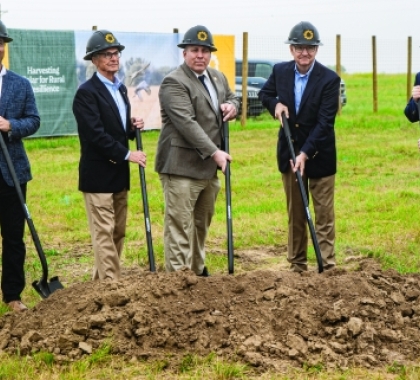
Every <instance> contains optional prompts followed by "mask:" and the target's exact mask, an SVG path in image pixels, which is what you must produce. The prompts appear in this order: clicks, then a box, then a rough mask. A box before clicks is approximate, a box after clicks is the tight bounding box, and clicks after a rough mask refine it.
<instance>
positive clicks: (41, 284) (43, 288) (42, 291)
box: [0, 133, 64, 298]
mask: <svg viewBox="0 0 420 380" xmlns="http://www.w3.org/2000/svg"><path fill="white" fill-rule="evenodd" d="M0 145H1V150H2V152H3V155H4V157H5V159H6V162H7V166H8V168H9V172H10V175H11V176H12V179H13V183H14V185H15V189H16V192H17V194H18V197H19V200H20V203H21V205H22V208H23V212H24V213H25V219H26V222H27V223H28V227H29V230H30V231H31V235H32V240H33V241H34V244H35V248H36V251H37V252H38V256H39V259H40V260H41V266H42V278H41V280H39V281H34V282H33V283H32V286H33V287H34V289H35V290H36V291H37V292H38V294H39V295H40V296H41V297H42V298H47V297H48V296H49V295H51V293H53V292H55V291H56V290H58V289H63V288H64V286H63V285H62V284H61V283H60V281H59V280H58V277H57V276H56V277H52V278H51V279H50V282H49V283H48V265H47V259H46V258H45V254H44V251H43V249H42V246H41V242H40V241H39V237H38V234H37V233H36V230H35V226H34V223H33V221H32V219H31V215H30V214H29V210H28V207H27V206H26V203H25V198H24V197H23V194H22V190H21V188H20V183H19V180H18V178H17V176H16V172H15V168H14V167H13V163H12V160H11V158H10V155H9V151H8V150H7V147H6V143H5V142H4V139H3V136H2V134H1V133H0Z"/></svg>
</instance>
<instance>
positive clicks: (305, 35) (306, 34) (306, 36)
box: [303, 29, 314, 40]
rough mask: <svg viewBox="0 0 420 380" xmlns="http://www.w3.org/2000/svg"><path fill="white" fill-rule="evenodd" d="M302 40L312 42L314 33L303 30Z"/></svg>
mask: <svg viewBox="0 0 420 380" xmlns="http://www.w3.org/2000/svg"><path fill="white" fill-rule="evenodd" d="M303 38H304V39H305V40H312V39H313V38H314V32H313V31H312V30H309V29H307V30H305V31H304V32H303Z"/></svg>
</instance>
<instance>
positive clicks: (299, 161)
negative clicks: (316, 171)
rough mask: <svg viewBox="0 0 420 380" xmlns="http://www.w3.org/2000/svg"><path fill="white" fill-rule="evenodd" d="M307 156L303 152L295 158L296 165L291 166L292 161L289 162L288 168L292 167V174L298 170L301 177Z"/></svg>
mask: <svg viewBox="0 0 420 380" xmlns="http://www.w3.org/2000/svg"><path fill="white" fill-rule="evenodd" d="M307 159H308V156H307V155H306V153H305V152H300V153H299V154H298V155H297V156H296V164H295V165H293V160H290V166H291V167H292V170H293V173H296V172H297V171H298V170H299V171H300V175H303V173H304V171H305V164H306V160H307Z"/></svg>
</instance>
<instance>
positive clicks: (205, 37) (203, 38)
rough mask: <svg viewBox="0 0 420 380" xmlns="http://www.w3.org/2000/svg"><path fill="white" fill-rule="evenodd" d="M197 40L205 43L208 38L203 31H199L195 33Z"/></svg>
mask: <svg viewBox="0 0 420 380" xmlns="http://www.w3.org/2000/svg"><path fill="white" fill-rule="evenodd" d="M197 38H198V39H199V40H200V41H206V40H207V38H209V36H208V35H207V33H206V32H205V31H203V30H201V31H200V32H198V33H197Z"/></svg>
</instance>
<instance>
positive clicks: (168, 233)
mask: <svg viewBox="0 0 420 380" xmlns="http://www.w3.org/2000/svg"><path fill="white" fill-rule="evenodd" d="M159 177H160V180H161V183H162V187H163V193H164V196H165V220H164V250H165V267H166V270H167V271H168V272H171V271H176V270H179V269H181V268H182V267H188V268H190V269H191V270H192V271H194V272H195V273H196V274H201V273H202V272H203V268H204V260H205V256H206V255H205V249H204V244H205V241H206V237H207V233H208V230H209V227H210V223H211V219H212V217H213V215H214V207H215V203H216V198H217V194H218V193H219V190H220V182H219V179H218V178H217V177H216V176H215V177H214V178H212V179H210V180H199V179H193V178H187V177H181V176H175V175H169V174H160V175H159Z"/></svg>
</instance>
